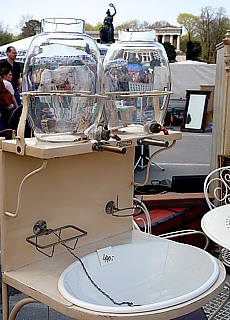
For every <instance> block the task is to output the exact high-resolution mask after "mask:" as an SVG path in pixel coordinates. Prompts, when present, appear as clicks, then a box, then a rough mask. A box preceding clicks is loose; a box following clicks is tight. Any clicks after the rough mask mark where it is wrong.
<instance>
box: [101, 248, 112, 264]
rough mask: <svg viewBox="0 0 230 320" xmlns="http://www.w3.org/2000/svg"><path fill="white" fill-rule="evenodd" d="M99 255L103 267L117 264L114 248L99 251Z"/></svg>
mask: <svg viewBox="0 0 230 320" xmlns="http://www.w3.org/2000/svg"><path fill="white" fill-rule="evenodd" d="M97 254H98V258H99V261H100V264H101V266H107V265H108V264H110V263H114V262H115V256H114V253H113V248H112V247H106V248H103V249H99V250H97Z"/></svg>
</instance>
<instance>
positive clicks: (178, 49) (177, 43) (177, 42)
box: [176, 36, 180, 51]
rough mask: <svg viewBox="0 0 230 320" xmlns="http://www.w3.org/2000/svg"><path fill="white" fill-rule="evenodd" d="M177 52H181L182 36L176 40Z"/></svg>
mask: <svg viewBox="0 0 230 320" xmlns="http://www.w3.org/2000/svg"><path fill="white" fill-rule="evenodd" d="M176 50H177V51H180V36H177V39H176Z"/></svg>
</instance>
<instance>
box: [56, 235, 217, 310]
mask: <svg viewBox="0 0 230 320" xmlns="http://www.w3.org/2000/svg"><path fill="white" fill-rule="evenodd" d="M106 250H107V249H105V251H104V252H106ZM109 250H110V254H109V255H107V256H108V257H110V258H111V257H112V254H111V252H112V253H113V255H114V261H115V262H113V263H107V264H106V263H105V264H106V265H103V264H102V262H103V261H102V260H101V258H99V254H98V252H94V253H91V254H89V255H86V256H85V257H83V258H82V261H83V263H84V266H85V268H86V269H87V271H88V274H89V275H90V277H91V278H92V279H93V281H94V282H95V283H96V285H97V286H98V287H99V288H101V289H102V290H103V291H104V292H106V294H108V295H109V296H110V297H111V298H112V299H113V300H114V301H115V302H118V303H120V302H125V301H128V302H132V303H133V305H132V306H130V305H127V304H123V305H116V304H114V303H113V302H112V301H111V300H110V299H109V298H108V297H106V296H105V295H103V294H102V293H101V292H100V291H99V290H98V289H97V288H95V286H94V285H93V284H92V282H91V281H90V280H89V278H88V277H87V275H86V273H85V271H84V270H83V267H82V265H81V264H80V262H79V261H76V262H74V263H73V264H71V265H70V266H69V267H67V268H66V269H65V270H64V272H63V273H62V274H61V276H60V278H59V282H58V288H59V291H60V293H61V294H62V295H63V297H64V298H65V299H67V300H68V301H70V302H72V303H73V304H74V305H77V306H80V307H83V308H86V309H89V310H94V311H99V312H109V313H135V312H145V311H152V310H157V309H161V308H165V307H169V306H173V305H176V304H179V303H182V302H185V301H188V300H190V299H192V298H194V297H196V296H198V295H200V294H201V293H203V292H205V291H206V290H207V289H208V288H210V287H211V286H212V285H213V284H214V282H215V281H216V279H217V278H218V275H219V267H218V264H217V261H216V259H215V258H213V257H212V256H211V255H210V254H208V253H207V252H205V251H203V250H201V249H199V248H196V247H193V246H189V245H184V244H180V243H176V242H174V241H170V240H166V239H161V238H155V240H151V241H149V240H144V241H141V242H140V241H139V242H134V243H129V244H123V245H119V246H114V247H112V248H110V249H109ZM111 250H112V251H111ZM102 251H103V250H102ZM102 253H103V252H102ZM102 256H103V254H102ZM110 258H109V259H110Z"/></svg>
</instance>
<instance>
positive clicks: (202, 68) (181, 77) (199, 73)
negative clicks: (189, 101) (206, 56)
mask: <svg viewBox="0 0 230 320" xmlns="http://www.w3.org/2000/svg"><path fill="white" fill-rule="evenodd" d="M170 70H171V76H172V91H173V94H172V95H171V99H185V98H186V90H200V86H201V85H213V86H214V85H215V76H216V65H215V64H207V63H204V62H198V61H189V60H187V61H181V62H175V63H170Z"/></svg>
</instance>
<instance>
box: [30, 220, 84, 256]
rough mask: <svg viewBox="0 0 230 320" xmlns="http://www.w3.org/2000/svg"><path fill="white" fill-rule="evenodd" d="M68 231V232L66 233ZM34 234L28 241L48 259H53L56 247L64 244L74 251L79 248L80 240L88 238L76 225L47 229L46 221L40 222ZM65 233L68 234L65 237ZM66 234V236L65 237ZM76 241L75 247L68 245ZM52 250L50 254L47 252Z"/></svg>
mask: <svg viewBox="0 0 230 320" xmlns="http://www.w3.org/2000/svg"><path fill="white" fill-rule="evenodd" d="M65 231H66V232H65ZM33 232H34V234H33V235H31V236H29V237H27V238H26V241H27V242H29V243H30V244H32V245H34V246H35V247H36V249H37V250H38V251H39V252H41V253H43V254H44V255H46V256H48V257H50V258H51V257H53V255H54V250H55V247H56V245H58V244H62V245H64V246H65V247H66V248H68V249H70V250H74V249H75V248H76V246H77V243H78V240H79V238H81V237H83V236H86V235H87V232H86V231H84V230H82V229H80V228H77V227H75V226H74V225H66V226H62V227H59V228H55V229H50V228H48V227H47V223H46V221H44V220H38V221H37V222H36V223H35V224H34V227H33ZM64 233H68V235H66V236H65V234H64ZM63 234H64V235H63ZM70 241H74V243H73V246H69V245H67V244H66V243H67V242H70ZM49 248H51V250H50V253H47V252H45V250H47V249H49Z"/></svg>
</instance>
